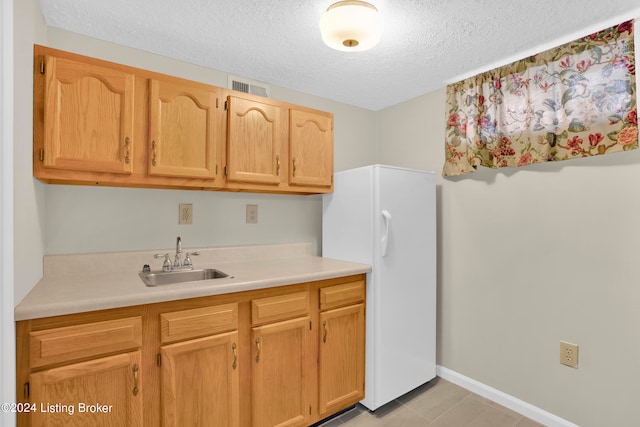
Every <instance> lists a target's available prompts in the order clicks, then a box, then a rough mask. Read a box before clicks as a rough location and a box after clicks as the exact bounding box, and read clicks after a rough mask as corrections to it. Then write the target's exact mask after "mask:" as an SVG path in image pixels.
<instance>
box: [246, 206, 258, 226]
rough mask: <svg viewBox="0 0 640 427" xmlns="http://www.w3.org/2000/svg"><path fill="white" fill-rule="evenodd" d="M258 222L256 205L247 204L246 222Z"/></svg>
mask: <svg viewBox="0 0 640 427" xmlns="http://www.w3.org/2000/svg"><path fill="white" fill-rule="evenodd" d="M257 223H258V205H247V224H257Z"/></svg>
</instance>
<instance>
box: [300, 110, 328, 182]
mask: <svg viewBox="0 0 640 427" xmlns="http://www.w3.org/2000/svg"><path fill="white" fill-rule="evenodd" d="M289 138H290V140H289V150H290V154H289V155H290V165H289V182H290V183H291V184H292V185H310V186H320V187H330V186H331V183H332V179H333V119H332V118H331V117H330V116H327V115H322V114H317V113H312V112H308V111H302V110H295V109H292V110H290V118H289Z"/></svg>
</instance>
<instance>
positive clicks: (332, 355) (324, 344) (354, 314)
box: [319, 304, 365, 417]
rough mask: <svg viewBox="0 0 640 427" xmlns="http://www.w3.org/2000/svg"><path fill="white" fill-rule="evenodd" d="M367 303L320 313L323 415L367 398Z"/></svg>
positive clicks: (321, 414) (321, 409)
mask: <svg viewBox="0 0 640 427" xmlns="http://www.w3.org/2000/svg"><path fill="white" fill-rule="evenodd" d="M364 349H365V318H364V304H358V305H354V306H349V307H344V308H339V309H335V310H331V311H327V312H324V313H320V343H319V362H320V363H319V369H320V372H319V388H320V408H319V411H320V416H321V417H322V416H327V415H330V414H332V413H334V412H337V411H340V410H341V409H344V408H346V407H347V406H349V405H353V404H354V403H356V402H358V401H360V400H362V398H363V397H364Z"/></svg>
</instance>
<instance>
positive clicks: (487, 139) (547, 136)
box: [443, 21, 638, 176]
mask: <svg viewBox="0 0 640 427" xmlns="http://www.w3.org/2000/svg"><path fill="white" fill-rule="evenodd" d="M635 86H636V81H635V61H634V50H633V21H628V22H624V23H622V24H620V25H616V26H614V27H611V28H608V29H606V30H603V31H600V32H598V33H594V34H591V35H590V36H587V37H583V38H581V39H578V40H576V41H573V42H571V43H567V44H565V45H563V46H560V47H558V48H554V49H550V50H548V51H546V52H543V53H540V54H537V55H533V56H531V57H529V58H526V59H523V60H521V61H517V62H515V63H513V64H511V65H507V66H504V67H501V68H498V69H495V70H492V71H488V72H486V73H483V74H480V75H477V76H475V77H471V78H468V79H466V80H463V81H461V82H458V83H455V84H452V85H449V86H448V87H447V128H446V141H445V157H446V161H445V165H444V169H443V175H444V176H451V175H462V174H465V173H469V172H473V171H475V169H476V168H477V167H478V166H487V167H491V168H499V167H505V166H524V165H528V164H532V163H539V162H548V161H555V160H567V159H572V158H576V157H587V156H594V155H598V154H605V153H614V152H620V151H626V150H631V149H634V148H637V147H638V116H637V109H636V88H635Z"/></svg>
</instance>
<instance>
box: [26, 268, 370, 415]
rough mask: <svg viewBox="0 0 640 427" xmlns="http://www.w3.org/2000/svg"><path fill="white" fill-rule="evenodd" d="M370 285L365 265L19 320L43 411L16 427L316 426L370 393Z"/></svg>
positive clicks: (32, 395) (31, 383)
mask: <svg viewBox="0 0 640 427" xmlns="http://www.w3.org/2000/svg"><path fill="white" fill-rule="evenodd" d="M364 289H365V275H364V274H362V275H355V276H348V277H341V278H336V279H328V280H322V281H317V282H310V283H301V284H294V285H288V286H281V287H275V288H269V289H261V290H255V291H246V292H239V293H233V294H225V295H217V296H209V297H201V298H193V299H187V300H179V301H170V302H163V303H156V304H147V305H141V306H134V307H125V308H121V309H111V310H103V311H98V312H90V313H78V314H70V315H66V316H56V317H51V318H41V319H33V320H25V321H20V322H17V324H16V338H17V345H16V347H17V367H16V368H17V369H16V372H17V378H16V386H17V387H16V395H17V396H18V401H19V402H21V403H23V404H26V403H29V402H30V403H31V404H33V405H37V408H38V411H37V412H36V411H32V412H30V413H20V414H18V426H20V427H22V426H27V427H28V426H149V427H157V426H216V427H218V426H224V427H274V426H279V427H297V426H301V427H304V426H309V425H311V424H314V423H317V422H318V421H320V420H321V419H323V418H326V417H328V416H330V415H332V414H334V413H336V412H338V411H340V410H342V409H345V408H348V407H349V406H350V405H353V404H355V403H356V402H358V401H359V400H361V399H362V398H363V397H364V362H365V361H364V354H365V352H364V324H365V323H364V313H365V311H364V308H365V306H364ZM40 405H45V406H44V407H43V408H51V409H50V410H48V411H47V410H40ZM51 405H53V406H51ZM56 405H58V406H56ZM65 405H66V406H65ZM65 408H66V409H67V410H66V411H65ZM69 408H73V409H71V410H72V411H73V414H71V413H69V411H70V410H69Z"/></svg>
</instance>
